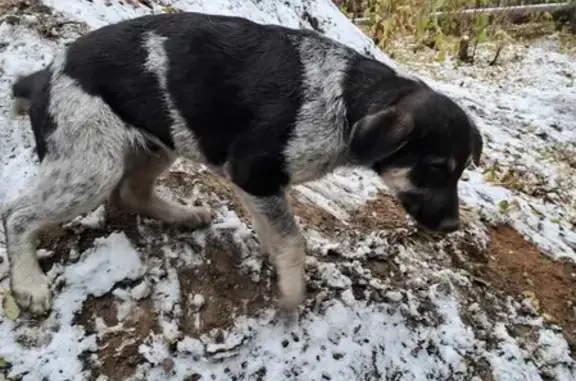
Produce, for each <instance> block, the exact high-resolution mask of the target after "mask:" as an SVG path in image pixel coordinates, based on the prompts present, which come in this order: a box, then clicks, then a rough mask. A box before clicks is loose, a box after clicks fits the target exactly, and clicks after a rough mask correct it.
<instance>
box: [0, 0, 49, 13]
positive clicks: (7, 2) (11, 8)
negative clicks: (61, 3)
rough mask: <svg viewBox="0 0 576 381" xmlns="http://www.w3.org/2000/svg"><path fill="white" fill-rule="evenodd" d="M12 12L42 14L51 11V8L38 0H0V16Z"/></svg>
mask: <svg viewBox="0 0 576 381" xmlns="http://www.w3.org/2000/svg"><path fill="white" fill-rule="evenodd" d="M10 12H11V13H13V14H16V15H20V14H38V13H40V14H42V13H52V10H51V9H50V8H49V7H47V6H45V5H43V4H42V2H41V1H39V0H2V1H0V16H2V15H4V14H7V13H10Z"/></svg>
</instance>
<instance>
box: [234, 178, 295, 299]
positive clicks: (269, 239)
mask: <svg viewBox="0 0 576 381" xmlns="http://www.w3.org/2000/svg"><path fill="white" fill-rule="evenodd" d="M238 192H239V194H240V196H241V198H242V201H243V204H244V206H245V207H246V208H247V209H248V210H249V212H250V214H252V217H253V220H254V221H257V222H258V228H257V229H255V230H256V234H257V235H258V240H259V241H260V242H261V244H263V245H264V246H265V247H264V249H265V250H267V251H268V254H269V255H270V260H271V262H272V263H273V264H274V265H275V267H276V271H277V273H278V288H279V290H280V307H281V308H283V309H286V310H293V309H295V308H296V307H298V305H299V304H300V303H301V302H302V301H303V299H304V294H305V290H306V282H305V278H304V259H305V250H306V241H305V239H304V236H303V235H302V232H301V231H300V228H299V226H298V224H297V223H296V220H295V219H294V215H293V214H292V210H291V206H290V202H289V201H288V198H287V197H286V192H285V191H282V192H280V193H278V194H277V195H274V196H266V197H257V196H253V195H250V194H248V193H246V192H244V191H242V190H240V189H238Z"/></svg>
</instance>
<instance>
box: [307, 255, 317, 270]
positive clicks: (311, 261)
mask: <svg viewBox="0 0 576 381" xmlns="http://www.w3.org/2000/svg"><path fill="white" fill-rule="evenodd" d="M304 265H305V266H306V268H309V269H315V268H317V267H318V260H317V259H316V257H313V256H311V255H307V256H306V259H305V261H304Z"/></svg>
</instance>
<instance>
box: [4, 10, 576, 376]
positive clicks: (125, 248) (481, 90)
mask: <svg viewBox="0 0 576 381" xmlns="http://www.w3.org/2000/svg"><path fill="white" fill-rule="evenodd" d="M42 2H43V3H44V4H45V5H47V6H49V7H50V8H52V9H54V10H55V11H56V12H57V14H56V15H53V16H50V17H54V18H56V19H57V20H60V21H75V23H65V24H63V25H62V26H61V27H60V28H57V29H56V31H55V33H56V38H50V39H48V38H45V37H41V36H40V35H39V34H38V32H37V31H36V29H35V25H36V23H37V22H38V20H37V17H36V16H32V15H30V16H26V17H23V18H22V22H21V23H20V24H19V25H10V24H9V23H7V22H3V23H1V24H0V43H2V45H1V46H2V48H0V49H2V50H0V51H1V52H2V54H1V55H0V126H2V128H1V129H0V205H3V204H5V203H7V202H9V201H10V200H12V199H13V198H14V197H16V196H17V195H18V194H19V193H20V192H21V191H22V190H23V189H25V187H26V184H27V181H28V180H29V179H30V178H31V177H32V176H33V175H34V173H35V171H36V169H37V163H36V157H35V155H34V151H33V139H32V137H31V132H30V130H29V124H28V121H27V119H26V118H23V117H15V116H13V115H12V114H11V111H10V103H11V99H10V91H9V87H10V84H11V83H12V81H13V79H14V78H15V77H16V76H17V75H18V74H23V73H28V72H31V71H33V70H36V69H38V68H41V67H42V66H44V65H45V64H47V63H48V62H49V61H50V59H51V58H52V56H53V55H54V53H55V51H56V49H60V48H62V46H64V44H66V43H67V42H69V41H71V40H73V38H75V37H76V36H77V35H78V34H79V33H80V32H81V31H82V29H83V28H85V27H87V28H88V29H94V28H98V27H101V26H103V25H106V24H109V23H112V22H115V21H119V20H121V19H126V18H131V17H136V16H139V15H144V14H149V13H158V12H163V11H165V10H166V6H170V7H173V8H177V9H181V10H189V11H203V12H208V13H219V14H230V15H239V16H244V17H247V18H250V19H252V20H254V21H256V22H262V23H278V24H283V25H286V26H291V27H303V28H310V27H311V26H312V25H311V21H310V20H312V19H311V17H313V18H315V20H316V21H317V23H318V26H319V27H320V28H321V29H322V30H323V31H324V32H325V33H326V34H327V35H328V36H330V37H333V38H335V39H337V40H339V41H341V42H343V43H346V44H348V45H350V46H352V47H353V48H355V49H358V50H359V51H361V52H364V53H366V54H370V55H373V56H375V57H376V58H378V59H380V60H382V61H384V62H386V63H388V64H389V65H391V66H394V67H398V64H396V63H395V62H394V61H392V60H391V59H389V58H388V57H387V56H386V55H384V54H383V53H382V52H381V51H380V50H379V49H377V48H376V47H375V46H374V44H373V43H372V42H371V40H370V39H369V38H368V37H366V36H365V35H364V34H363V33H362V32H361V31H360V30H359V29H358V28H356V27H355V26H353V25H352V24H351V23H350V22H349V21H348V20H347V19H346V18H345V17H344V15H342V14H341V13H340V12H339V11H338V9H337V7H336V6H334V5H333V4H332V3H331V2H330V1H328V0H318V1H308V0H300V1H298V0H294V1H290V2H284V1H279V0H173V1H170V2H168V1H165V2H164V3H163V5H161V4H160V3H161V2H160V1H150V3H151V4H152V6H153V9H152V10H151V9H150V8H147V7H145V6H142V5H136V6H133V5H130V4H126V3H124V4H121V3H120V2H119V1H115V0H114V1H112V2H111V5H107V4H106V3H107V2H106V1H103V0H93V1H69V0H43V1H42ZM307 15H310V16H311V17H309V16H307ZM83 23H85V24H86V25H85V26H84V24H83ZM312 23H314V22H312ZM4 43H5V44H4ZM522 52H524V54H525V55H524V56H523V58H522V60H519V61H518V63H517V67H511V68H509V71H508V72H507V73H506V75H503V76H499V77H498V79H494V81H492V82H490V81H487V80H486V79H485V78H484V77H480V76H479V77H478V78H475V77H474V75H473V74H474V73H473V72H472V71H471V69H468V68H458V69H456V68H454V67H453V66H452V63H451V62H447V63H445V64H436V65H435V66H434V67H433V68H432V69H431V68H430V66H426V67H417V65H416V64H414V65H413V66H412V69H417V71H418V73H419V74H418V76H421V77H422V78H424V79H425V80H426V81H427V82H428V83H430V84H431V85H432V86H434V87H436V88H438V89H440V90H441V91H444V92H446V93H447V94H448V95H450V96H453V97H454V98H455V99H457V100H458V101H459V102H460V103H461V104H463V105H464V106H465V107H467V108H468V110H470V111H471V113H472V115H473V117H474V119H475V121H476V122H477V123H478V125H479V127H480V129H481V131H482V133H483V135H484V137H485V140H486V143H485V158H486V159H485V160H487V162H489V163H498V165H500V166H501V167H502V168H518V169H523V170H525V171H526V173H528V174H533V175H539V176H542V177H543V178H544V179H546V184H544V185H542V187H543V188H544V193H545V194H546V196H547V197H548V200H553V201H554V200H555V202H551V201H543V198H542V197H535V196H529V195H527V194H526V193H523V192H518V191H512V190H509V189H506V188H505V187H502V186H499V185H495V184H489V183H487V182H486V180H485V177H484V176H483V173H482V172H481V170H480V169H474V170H467V171H466V172H465V175H466V177H467V180H466V181H462V182H461V184H460V194H461V197H462V199H463V201H464V203H465V204H467V205H468V206H471V207H474V208H476V210H477V211H478V212H479V213H480V214H481V215H482V216H484V217H486V218H487V219H489V220H499V221H505V222H507V223H509V224H510V225H512V226H513V227H515V228H516V229H517V230H518V231H519V232H521V233H522V234H523V235H524V236H525V237H526V238H527V239H529V240H531V241H532V242H533V243H535V244H536V245H538V247H539V248H540V249H541V250H542V251H543V252H544V253H546V254H547V255H549V256H551V257H552V258H556V259H558V258H564V259H571V260H576V253H575V252H574V247H575V246H576V232H574V231H572V230H571V225H570V221H572V222H573V221H575V220H574V218H575V206H576V205H575V200H576V193H575V192H576V190H575V189H576V187H574V186H573V185H574V179H575V178H576V176H575V174H574V171H573V170H571V169H570V168H567V167H566V165H565V164H563V163H562V162H560V161H558V160H551V159H546V157H545V156H543V153H545V151H546V149H548V148H550V147H551V146H555V145H557V144H570V142H574V141H576V122H575V119H576V118H575V115H574V110H573V105H574V104H576V88H575V87H574V86H572V87H569V86H568V84H569V81H570V77H569V76H568V75H567V74H566V73H572V75H573V73H576V60H574V58H573V57H570V56H568V55H565V54H561V53H558V52H553V51H551V50H550V49H549V48H548V47H547V46H546V44H544V45H542V46H537V47H532V48H530V49H526V50H523V51H522ZM402 70H403V71H404V72H405V73H406V74H407V75H414V73H412V72H411V71H410V70H407V69H402ZM433 78H434V79H433ZM572 81H573V79H572ZM537 135H539V136H546V138H545V139H542V138H537V137H536V136H537ZM527 136H529V137H527ZM177 166H179V167H178V168H179V169H180V170H183V169H182V168H186V167H183V166H181V164H177ZM484 167H486V166H484ZM191 173H192V172H191ZM199 173H201V171H197V172H194V173H193V174H195V175H197V174H199ZM296 189H297V193H298V195H299V197H300V199H301V200H302V201H305V202H308V203H310V204H312V205H315V206H316V207H320V208H322V209H324V210H326V211H327V212H328V213H331V214H333V215H334V216H336V217H337V218H339V219H341V220H342V221H343V223H344V224H346V219H347V218H348V217H349V211H350V210H351V208H354V207H357V206H359V205H361V204H362V203H364V202H366V200H367V199H370V198H372V197H374V196H375V195H376V194H377V193H378V192H379V191H385V190H386V187H385V186H384V185H383V184H382V183H381V182H380V181H379V179H378V178H376V177H375V176H373V175H372V174H370V173H368V172H365V171H360V170H353V171H350V170H338V171H336V172H335V173H334V174H332V175H330V176H327V177H326V178H325V179H322V180H320V181H316V182H313V183H310V184H306V185H301V186H298V187H296ZM198 192H199V191H198V189H196V188H194V189H190V190H189V194H190V195H197V194H198ZM203 196H205V197H206V198H209V197H212V196H209V195H203ZM502 200H508V201H509V202H510V203H511V204H512V205H516V206H515V207H511V208H510V211H509V212H508V213H505V214H503V213H501V211H500V210H499V207H498V203H499V202H500V201H502ZM563 200H564V201H563ZM513 201H514V202H513ZM214 209H215V210H214V211H215V213H216V215H217V218H216V220H215V222H214V224H213V226H212V227H211V228H210V229H209V232H208V233H207V232H202V231H200V232H194V233H186V234H184V233H174V232H170V233H158V229H157V228H154V226H153V225H150V224H149V223H148V222H146V221H144V222H143V221H142V219H137V221H136V223H137V224H138V229H139V231H140V232H141V233H142V236H143V237H145V238H146V239H145V241H146V242H144V243H143V246H142V247H145V248H150V247H154V248H156V246H155V245H157V243H158V241H160V242H161V243H162V247H161V249H160V250H157V252H153V253H150V252H148V251H147V250H141V249H140V246H138V247H135V245H134V242H133V241H132V240H131V239H130V238H129V237H127V235H126V234H125V233H123V232H112V233H110V234H108V235H106V236H103V237H100V238H96V239H95V241H94V244H93V247H92V248H89V249H87V250H85V251H83V252H79V253H77V257H76V256H72V255H71V258H70V259H69V262H68V263H66V264H65V265H62V264H59V263H58V264H56V265H54V266H53V267H52V270H51V271H50V273H49V274H48V275H49V276H50V277H51V278H52V279H54V283H55V285H58V286H61V287H57V286H54V287H53V291H54V293H55V299H54V311H53V312H52V313H51V314H50V316H49V317H48V318H46V319H45V320H43V321H40V322H39V323H34V322H32V321H26V320H17V321H11V320H8V319H6V318H5V317H4V313H3V311H2V310H1V309H0V358H2V359H4V360H6V361H7V362H9V363H10V364H11V368H10V369H9V370H8V371H7V376H10V377H15V378H21V379H22V380H25V381H28V380H29V381H33V380H34V381H36V380H42V379H48V380H50V381H60V380H62V381H64V380H79V381H80V380H87V379H89V377H90V375H89V370H87V369H85V367H84V366H83V365H84V364H83V362H82V360H81V357H82V356H83V355H85V354H86V353H91V354H93V355H94V356H96V357H98V355H97V353H98V352H97V350H98V342H97V337H96V336H98V337H99V338H100V337H104V336H105V335H106V334H107V333H108V332H110V331H114V332H121V331H122V330H121V325H119V326H118V327H106V324H105V323H104V322H103V321H102V320H98V322H99V323H98V324H96V325H97V326H98V333H97V334H96V335H86V333H85V329H84V327H82V326H81V325H79V324H77V323H76V322H75V317H76V315H77V313H78V312H80V311H81V310H82V308H83V305H84V303H85V302H86V301H87V300H88V298H89V297H98V296H102V295H106V294H108V293H111V295H112V296H113V297H114V298H115V299H114V300H116V301H120V302H119V303H120V306H121V308H120V307H119V308H118V310H117V312H118V320H119V321H123V320H124V318H126V316H128V315H129V314H130V311H131V308H132V305H133V304H137V303H139V302H140V301H142V300H144V299H146V298H147V297H148V296H151V298H152V299H153V301H154V308H155V312H156V313H157V315H158V320H159V323H158V324H159V326H160V331H161V333H160V334H158V333H156V334H152V333H151V334H150V335H149V336H148V337H147V338H146V340H144V342H143V343H142V344H141V345H140V346H139V352H140V354H141V355H142V356H143V360H142V362H141V363H140V364H139V365H138V368H137V370H136V374H135V375H134V377H133V379H134V380H148V381H152V380H184V379H185V378H186V377H187V376H191V375H192V374H197V375H200V376H202V378H201V379H202V380H204V379H213V380H227V379H231V378H232V379H233V377H236V378H237V379H261V380H274V381H282V380H292V379H306V380H308V379H309V380H322V379H324V380H330V379H331V380H355V379H366V380H379V379H402V380H424V379H439V380H444V379H449V378H450V377H452V378H453V379H458V380H460V379H467V380H468V379H469V380H475V381H476V380H481V379H483V373H482V372H481V368H482V367H481V366H479V365H478V364H480V363H483V364H485V367H486V371H487V372H488V373H489V374H491V375H492V377H493V378H494V379H495V380H498V381H515V380H543V379H555V380H559V381H563V380H574V379H576V362H575V361H574V359H572V358H571V357H570V349H569V347H568V344H567V342H566V340H565V338H564V336H563V335H562V334H561V333H559V332H557V331H554V330H552V329H550V328H549V327H545V326H544V325H543V323H542V321H541V319H540V320H538V321H537V322H536V323H534V326H535V329H536V330H537V332H538V338H537V340H536V341H533V342H529V343H528V344H526V345H521V343H520V342H519V341H518V339H516V338H514V337H512V336H511V335H510V334H509V333H508V331H507V324H508V323H514V322H516V321H520V320H522V319H524V318H523V317H521V316H519V315H518V313H517V311H516V310H513V311H508V312H507V313H506V314H504V315H505V317H502V318H501V319H500V320H494V317H489V316H488V315H487V314H486V313H484V311H481V308H482V307H480V304H479V301H478V300H476V299H474V301H473V303H469V304H467V303H468V302H467V301H465V300H464V299H463V298H462V296H461V295H460V294H459V292H458V291H456V290H455V288H457V287H463V288H471V287H472V284H471V281H470V279H469V278H468V277H467V276H466V275H465V274H462V272H461V271H459V270H456V269H454V268H452V267H450V261H449V259H447V258H446V255H445V253H444V252H443V251H442V250H435V249H434V248H432V247H431V246H410V245H406V244H404V243H400V241H399V238H398V237H397V236H396V235H394V234H389V233H388V232H381V231H376V232H372V233H370V234H366V235H365V236H362V237H360V238H356V239H354V240H352V239H348V238H343V239H338V240H335V239H332V238H329V237H326V236H324V235H323V234H322V233H320V232H317V231H315V230H313V229H314V227H313V226H312V227H309V229H306V236H307V239H308V243H309V246H310V247H311V248H312V250H314V253H321V254H318V255H316V254H315V255H309V256H308V257H307V261H306V267H307V272H308V276H309V278H310V279H309V281H310V282H311V283H314V284H315V285H316V287H318V288H319V289H320V291H319V292H318V293H317V294H316V296H315V297H314V298H313V299H312V300H309V301H308V302H307V305H306V306H305V308H304V309H303V310H302V311H301V313H300V316H299V317H298V322H297V324H291V325H290V324H288V325H287V324H286V323H284V322H282V321H281V320H280V319H278V317H277V316H276V312H275V311H274V310H273V309H268V310H264V311H262V312H261V313H260V314H259V315H258V316H256V317H250V318H248V317H242V316H240V317H238V318H237V319H236V321H235V323H234V325H233V326H232V327H231V328H230V329H228V330H225V331H224V332H222V335H220V336H219V338H218V339H216V336H218V334H217V333H214V332H211V333H206V334H203V335H201V336H200V337H192V336H189V335H186V334H184V333H183V331H182V327H181V325H180V319H181V318H182V316H183V311H182V308H183V307H182V306H183V303H184V300H185V299H187V300H189V301H190V302H189V303H190V304H191V305H192V306H194V308H197V309H200V308H202V307H203V306H205V304H206V303H208V300H207V299H206V298H205V296H204V295H202V294H200V293H193V294H192V295H183V294H182V292H181V291H182V290H181V284H180V280H179V275H178V271H179V269H181V268H194V267H197V266H200V265H202V264H203V263H204V262H205V260H206V257H205V248H206V245H208V243H207V242H209V239H214V237H215V238H216V239H224V238H225V237H227V236H229V235H230V236H231V239H232V240H233V242H235V243H236V244H237V245H238V246H239V247H240V248H241V253H240V256H241V258H240V266H239V271H242V272H243V273H245V274H249V276H250V277H251V279H253V280H255V281H257V280H259V279H261V278H263V277H264V275H265V270H263V268H264V266H263V260H262V258H260V257H259V255H258V253H257V248H256V249H255V248H254V247H255V242H254V240H253V238H252V231H251V229H250V228H249V227H248V226H247V225H246V223H245V222H243V220H242V219H241V218H239V216H238V214H236V212H234V211H233V210H230V209H229V208H228V207H227V206H220V207H218V208H214ZM535 210H536V211H537V212H535ZM77 222H78V223H79V224H80V225H81V227H82V228H83V229H101V228H103V227H104V226H105V225H106V221H105V210H104V208H103V207H100V208H99V209H97V210H96V211H94V212H93V213H91V214H89V215H88V216H85V217H82V218H78V219H77ZM471 231H472V233H470V234H474V235H475V236H476V238H477V239H478V240H479V242H483V241H486V239H487V238H486V233H485V231H484V230H482V229H481V228H479V227H477V226H473V227H472V228H471ZM398 234H399V235H400V236H401V233H398ZM2 242H4V240H3V237H0V258H3V259H4V260H3V261H0V280H1V282H2V286H4V287H8V279H7V278H6V275H7V271H8V265H7V259H6V253H5V248H4V246H3V243H2ZM329 249H332V250H334V251H337V252H338V253H340V254H339V257H338V258H337V260H334V261H331V260H330V259H329V258H327V257H326V253H327V252H328V250H329ZM309 254H310V253H309ZM50 255H54V254H53V253H52V254H50ZM366 258H379V259H387V258H394V261H395V263H396V267H395V268H393V269H392V268H391V269H390V270H388V273H389V274H390V279H394V278H395V277H397V276H399V277H401V278H403V279H404V280H405V281H406V282H405V283H404V284H398V283H394V282H393V281H390V282H383V281H382V280H381V279H377V278H376V277H374V275H373V274H372V271H371V270H370V269H368V268H367V267H366V266H365V259H366ZM341 260H343V261H344V263H340V261H341ZM126 280H131V281H133V283H128V285H127V286H126V285H125V284H124V282H123V281H126ZM119 283H123V285H122V288H120V287H119V286H118V284H119ZM359 290H360V291H359ZM488 296H489V295H488ZM488 296H487V297H488ZM502 308H504V307H502ZM463 311H467V314H470V315H472V316H473V319H477V320H478V321H481V322H482V323H481V324H480V325H481V326H483V327H484V331H483V330H478V329H477V327H472V326H471V325H470V323H469V322H467V321H465V320H464V319H463V318H462V315H463ZM522 321H523V320H522ZM166 343H176V350H175V351H171V350H169V349H168V348H167V345H166ZM166 358H170V359H171V360H172V361H173V364H172V368H173V369H172V370H173V374H172V375H171V376H168V375H166V374H165V369H164V367H163V361H164V360H165V359H166ZM99 360H100V361H102V359H99ZM262 369H265V371H263V370H262ZM0 375H1V370H0ZM92 376H97V374H93V375H92ZM242 377H244V378H242ZM545 377H548V378H545Z"/></svg>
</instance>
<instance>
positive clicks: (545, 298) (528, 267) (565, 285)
mask: <svg viewBox="0 0 576 381" xmlns="http://www.w3.org/2000/svg"><path fill="white" fill-rule="evenodd" d="M490 239H491V246H490V258H489V261H488V265H487V267H486V268H485V270H484V271H485V277H486V278H487V279H488V281H489V282H490V283H491V284H492V285H493V286H494V287H497V288H499V289H501V290H504V291H506V292H507V293H508V294H511V295H520V294H522V293H524V292H526V291H529V292H533V293H534V294H535V295H536V298H537V299H538V301H539V302H540V305H541V309H542V312H543V313H546V314H548V315H550V317H551V318H552V321H553V322H554V321H557V322H558V324H559V325H561V326H562V327H563V328H564V330H565V334H566V336H567V338H568V339H569V340H570V341H571V342H576V312H575V311H574V309H573V307H570V306H568V304H567V302H569V301H572V302H576V299H575V296H574V295H576V279H574V278H572V276H571V274H572V273H574V272H576V269H575V267H574V266H572V265H569V264H566V263H561V262H555V261H553V260H551V259H550V258H548V257H546V256H545V255H543V254H541V253H540V251H539V250H538V249H537V248H536V247H535V246H534V245H532V244H530V243H529V242H527V241H526V240H525V239H524V237H522V236H521V235H520V233H518V232H517V231H516V230H514V229H513V228H511V227H509V226H504V225H501V226H497V227H495V228H493V229H492V230H491V233H490Z"/></svg>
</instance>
